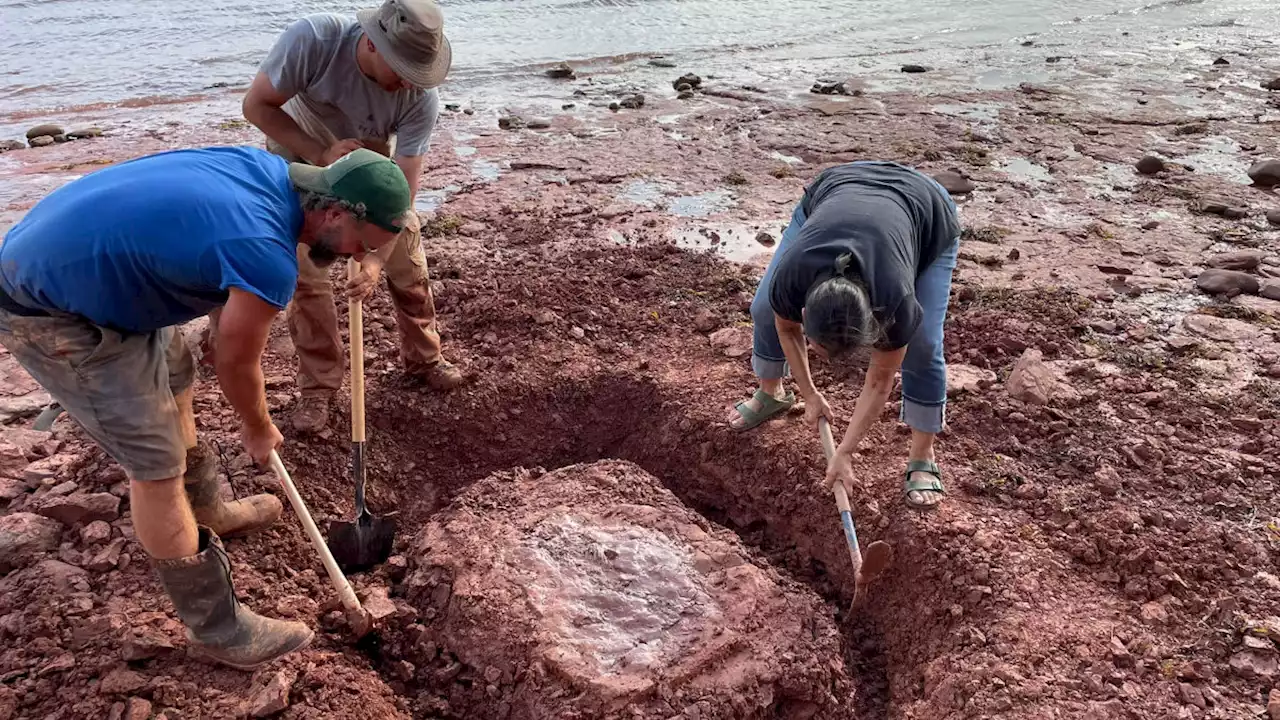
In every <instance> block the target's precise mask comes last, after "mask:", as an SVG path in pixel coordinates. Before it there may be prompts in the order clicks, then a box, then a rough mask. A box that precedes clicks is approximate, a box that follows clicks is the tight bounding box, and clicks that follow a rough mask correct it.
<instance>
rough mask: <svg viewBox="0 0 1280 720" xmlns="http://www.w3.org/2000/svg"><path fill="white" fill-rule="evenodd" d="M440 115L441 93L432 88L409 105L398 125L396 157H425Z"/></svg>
mask: <svg viewBox="0 0 1280 720" xmlns="http://www.w3.org/2000/svg"><path fill="white" fill-rule="evenodd" d="M439 114H440V93H439V92H438V91H437V90H436V89H435V88H431V89H430V90H428V91H426V92H425V93H423V94H422V97H421V98H420V99H418V100H416V101H414V102H412V103H410V104H409V107H408V108H407V109H406V110H405V113H404V115H403V116H402V117H401V118H400V121H399V122H398V123H397V124H396V157H417V156H419V155H425V154H426V152H427V148H429V147H430V146H431V133H432V131H433V130H435V127H436V117H437V116H438V115H439Z"/></svg>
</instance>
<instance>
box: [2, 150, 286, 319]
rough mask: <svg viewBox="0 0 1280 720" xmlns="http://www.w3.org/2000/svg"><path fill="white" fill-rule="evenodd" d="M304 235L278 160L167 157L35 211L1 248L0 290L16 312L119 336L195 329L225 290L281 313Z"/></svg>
mask: <svg viewBox="0 0 1280 720" xmlns="http://www.w3.org/2000/svg"><path fill="white" fill-rule="evenodd" d="M301 229H302V207H301V204H300V203H299V201H298V196H297V193H296V192H295V191H294V189H293V184H292V183H291V182H290V180H289V164H288V163H287V162H286V161H285V160H283V159H282V158H280V157H278V156H276V155H273V154H271V153H269V152H267V151H266V150H260V149H257V148H250V147H215V148H204V149H195V150H175V151H171V152H164V153H159V154H157V155H148V156H146V157H141V158H137V159H135V160H130V161H128V162H124V163H120V164H119V165H114V166H112V167H109V168H104V169H102V170H99V171H97V172H94V173H91V174H89V175H86V176H84V177H82V178H79V179H77V180H74V181H72V182H70V183H68V184H66V185H64V186H62V187H60V188H58V189H57V190H55V191H53V192H52V193H50V194H49V195H48V196H47V197H45V198H44V199H43V200H41V201H40V202H39V203H38V204H37V205H36V206H35V207H33V208H32V209H31V211H30V212H28V213H27V214H26V216H25V217H23V219H22V221H21V222H19V223H18V224H17V225H15V226H14V227H13V228H12V229H11V230H10V231H9V233H8V234H7V235H6V236H5V239H4V243H3V244H0V285H3V287H4V290H5V292H7V293H8V294H9V295H10V296H11V297H12V298H13V299H14V300H16V301H17V302H18V303H19V304H21V305H25V306H27V307H31V308H38V309H43V310H61V311H63V312H68V313H74V314H76V315H81V316H83V317H86V318H88V319H89V320H90V321H92V322H94V323H96V324H98V325H101V326H103V327H108V328H112V329H115V330H119V331H124V332H138V333H146V332H152V331H154V330H158V329H160V328H163V327H168V326H170V325H179V324H181V323H184V322H187V321H189V320H192V319H194V318H197V317H199V316H201V315H204V314H206V313H208V312H209V311H210V310H212V309H213V308H215V307H217V306H219V305H222V304H224V303H225V302H226V301H227V296H228V294H229V293H228V291H229V290H230V288H239V289H241V290H244V291H246V292H251V293H253V294H254V295H257V296H258V297H260V298H262V299H263V300H265V301H266V302H267V303H269V304H271V305H273V306H275V307H277V308H283V307H285V305H287V304H288V303H289V299H290V298H291V297H292V296H293V290H294V287H295V286H296V285H297V280H298V260H297V255H296V252H297V239H298V233H299V232H300V231H301Z"/></svg>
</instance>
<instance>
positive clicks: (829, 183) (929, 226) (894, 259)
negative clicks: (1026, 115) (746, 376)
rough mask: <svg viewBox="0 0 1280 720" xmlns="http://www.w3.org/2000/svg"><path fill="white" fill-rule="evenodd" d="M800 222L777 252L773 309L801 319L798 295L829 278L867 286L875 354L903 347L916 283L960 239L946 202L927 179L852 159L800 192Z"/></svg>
mask: <svg viewBox="0 0 1280 720" xmlns="http://www.w3.org/2000/svg"><path fill="white" fill-rule="evenodd" d="M801 208H802V209H803V211H804V214H805V223H804V226H803V227H801V229H800V233H799V235H798V236H797V237H796V238H795V240H794V241H793V242H792V243H791V244H790V245H789V246H788V247H787V248H786V249H785V250H783V253H782V255H781V256H780V257H779V258H778V264H777V266H776V267H775V268H774V273H773V283H772V285H771V286H770V288H769V303H770V304H771V305H772V306H773V311H774V312H775V313H777V314H778V315H780V316H782V317H784V318H786V319H787V320H790V321H792V322H797V323H798V322H801V319H802V317H803V316H802V314H801V311H802V310H803V309H804V301H805V297H806V296H807V295H808V294H809V289H810V288H811V287H813V285H814V284H815V283H817V282H819V281H822V280H826V279H828V278H831V277H833V276H834V275H835V273H836V269H835V268H836V260H837V259H838V258H839V257H840V256H841V255H844V254H846V253H848V254H850V255H851V256H852V263H851V264H850V266H849V269H848V270H847V271H846V274H847V275H848V276H850V277H854V278H858V279H860V280H861V281H862V282H863V283H865V284H866V287H867V294H868V295H869V296H870V298H871V307H872V312H873V314H874V316H875V319H876V321H877V322H878V323H879V324H880V327H881V329H882V330H883V332H884V335H883V337H882V338H881V340H880V341H879V342H877V343H876V347H877V348H879V349H881V350H895V349H898V348H901V347H904V346H906V345H907V343H909V342H910V341H911V337H912V336H913V335H915V332H916V328H917V327H919V325H920V315H921V310H920V303H919V302H917V301H916V295H915V285H916V278H917V277H919V276H920V274H921V273H923V272H924V270H925V268H927V267H929V265H931V264H932V263H933V261H934V260H937V259H938V256H939V255H941V254H942V251H943V250H945V249H947V248H948V247H950V245H951V243H952V242H954V241H955V240H956V239H957V238H958V237H959V235H960V222H959V219H958V218H957V217H956V213H955V210H954V207H953V206H952V204H951V198H950V197H949V196H948V195H947V194H946V190H943V189H942V188H941V187H939V186H938V184H937V183H935V182H934V181H933V179H932V178H930V177H928V176H926V175H924V174H922V173H919V172H917V171H915V170H912V169H911V168H908V167H905V166H902V165H899V164H897V163H892V162H878V161H876V162H856V163H847V164H844V165H837V166H835V167H831V168H827V169H826V170H823V171H822V173H820V174H819V175H818V177H817V178H816V179H815V180H814V181H813V182H812V183H810V184H809V187H807V188H805V193H804V198H803V199H802V200H801Z"/></svg>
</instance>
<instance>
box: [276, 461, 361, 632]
mask: <svg viewBox="0 0 1280 720" xmlns="http://www.w3.org/2000/svg"><path fill="white" fill-rule="evenodd" d="M271 469H272V470H274V471H275V473H276V477H278V478H280V484H281V485H283V486H284V494H285V495H287V496H288V497H289V504H290V505H292V506H293V511H294V512H295V513H296V514H297V515H298V519H299V520H301V521H302V529H303V530H305V531H306V532H307V537H309V538H311V544H312V545H314V546H315V548H316V552H317V553H319V554H320V562H322V563H324V569H325V572H327V573H329V581H330V582H331V583H333V589H334V590H336V591H337V592H338V599H339V600H341V601H342V606H343V607H344V608H346V609H347V611H348V614H352V613H354V614H358V615H363V614H364V609H363V608H362V607H361V606H360V600H359V598H357V597H356V591H355V590H352V589H351V583H349V582H347V577H346V576H345V575H343V574H342V571H341V570H339V569H338V563H337V562H336V561H335V560H334V559H333V553H331V552H329V546H328V545H326V544H325V542H324V537H323V536H321V535H320V529H319V528H317V527H316V523H315V521H314V520H312V519H311V513H310V512H308V511H307V506H306V503H304V502H302V496H301V495H299V494H298V488H296V487H295V486H294V484H293V479H292V478H290V477H289V471H288V470H286V469H285V467H284V463H283V462H281V460H280V454H279V453H277V452H276V451H275V450H272V451H271Z"/></svg>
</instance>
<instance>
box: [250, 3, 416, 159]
mask: <svg viewBox="0 0 1280 720" xmlns="http://www.w3.org/2000/svg"><path fill="white" fill-rule="evenodd" d="M363 35H364V30H363V29H362V28H361V27H360V23H358V22H356V20H355V19H354V18H347V17H343V16H341V15H334V14H331V13H319V14H316V15H308V16H307V17H304V18H302V19H301V20H298V21H296V22H294V23H293V24H291V25H290V26H289V27H288V28H287V29H286V30H285V31H284V33H283V34H281V35H280V38H279V39H278V40H276V43H275V45H274V46H272V48H271V51H270V52H269V53H268V54H267V57H266V59H265V60H263V61H262V66H261V68H260V70H261V71H262V72H263V73H265V74H266V76H267V78H268V79H270V80H271V85H272V86H273V87H274V88H275V89H276V91H277V92H280V93H282V94H285V95H293V97H291V98H290V99H289V102H287V103H285V104H284V111H285V112H286V113H288V114H289V116H290V117H292V118H293V119H294V120H295V121H296V122H297V123H298V126H299V127H301V128H302V129H303V130H304V131H306V132H307V134H309V135H311V136H312V137H314V138H315V139H317V140H319V141H320V142H322V143H324V144H325V145H331V144H333V143H334V142H336V141H338V140H344V139H346V138H355V139H357V140H365V141H372V142H373V143H374V147H375V149H376V148H377V145H379V144H383V143H388V142H389V141H390V140H391V138H392V137H393V136H394V138H395V154H396V156H397V157H416V156H418V155H422V154H424V153H426V151H427V146H428V144H429V142H430V139H431V131H432V130H433V129H434V128H435V124H436V116H437V115H438V114H439V112H440V96H439V93H437V92H436V90H435V88H432V89H431V90H419V89H416V88H414V89H410V90H398V91H396V92H387V91H386V90H383V89H382V88H381V87H379V86H378V84H377V83H375V82H374V81H372V80H370V79H369V78H368V77H366V76H365V74H364V73H362V72H360V66H359V65H357V64H356V49H357V48H358V47H359V44H360V38H361V37H362V36H363Z"/></svg>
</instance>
